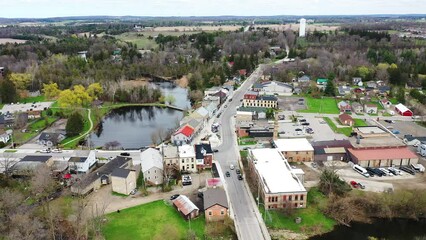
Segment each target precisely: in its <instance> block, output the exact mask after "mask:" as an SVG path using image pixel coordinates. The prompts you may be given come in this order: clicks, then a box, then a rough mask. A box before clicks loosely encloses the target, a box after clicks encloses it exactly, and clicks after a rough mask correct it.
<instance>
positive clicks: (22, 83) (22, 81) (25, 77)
mask: <svg viewBox="0 0 426 240" xmlns="http://www.w3.org/2000/svg"><path fill="white" fill-rule="evenodd" d="M9 80H10V81H12V82H13V84H15V86H16V88H17V89H19V90H25V89H27V87H28V86H29V85H30V82H31V74H29V73H11V74H10V75H9Z"/></svg>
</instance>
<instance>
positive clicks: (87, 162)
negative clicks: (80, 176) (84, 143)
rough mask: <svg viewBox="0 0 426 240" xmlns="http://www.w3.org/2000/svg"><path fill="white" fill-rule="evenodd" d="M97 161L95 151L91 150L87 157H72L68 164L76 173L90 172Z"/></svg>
mask: <svg viewBox="0 0 426 240" xmlns="http://www.w3.org/2000/svg"><path fill="white" fill-rule="evenodd" d="M97 162H98V159H96V155H95V151H90V152H89V155H88V156H87V157H71V158H70V159H69V160H68V166H69V168H70V170H71V171H74V172H76V173H88V172H90V169H91V168H92V167H93V166H95V164H96V163H97Z"/></svg>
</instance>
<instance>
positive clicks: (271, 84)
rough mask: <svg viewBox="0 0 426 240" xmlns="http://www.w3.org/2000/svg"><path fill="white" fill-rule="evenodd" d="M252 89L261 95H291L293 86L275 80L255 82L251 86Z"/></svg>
mask: <svg viewBox="0 0 426 240" xmlns="http://www.w3.org/2000/svg"><path fill="white" fill-rule="evenodd" d="M253 91H257V92H259V93H260V94H261V95H279V96H291V95H293V86H291V85H290V84H287V83H282V82H277V81H266V82H261V83H256V84H255V85H254V86H253Z"/></svg>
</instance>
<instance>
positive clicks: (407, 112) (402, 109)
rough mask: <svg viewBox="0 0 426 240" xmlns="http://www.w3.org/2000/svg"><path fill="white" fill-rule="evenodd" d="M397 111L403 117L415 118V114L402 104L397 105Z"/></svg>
mask: <svg viewBox="0 0 426 240" xmlns="http://www.w3.org/2000/svg"><path fill="white" fill-rule="evenodd" d="M395 111H396V112H398V113H399V114H400V115H401V116H408V117H411V116H413V112H412V111H411V110H410V109H408V108H407V107H406V106H404V105H403V104H401V103H400V104H397V105H395Z"/></svg>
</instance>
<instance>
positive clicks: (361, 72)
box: [356, 66, 371, 81]
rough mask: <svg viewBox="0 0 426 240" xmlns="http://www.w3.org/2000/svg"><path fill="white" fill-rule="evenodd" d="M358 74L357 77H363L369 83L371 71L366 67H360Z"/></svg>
mask: <svg viewBox="0 0 426 240" xmlns="http://www.w3.org/2000/svg"><path fill="white" fill-rule="evenodd" d="M356 72H357V75H358V76H359V77H361V78H362V80H364V81H368V80H370V79H371V70H370V69H369V68H368V67H366V66H361V67H358V68H357V70H356Z"/></svg>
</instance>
